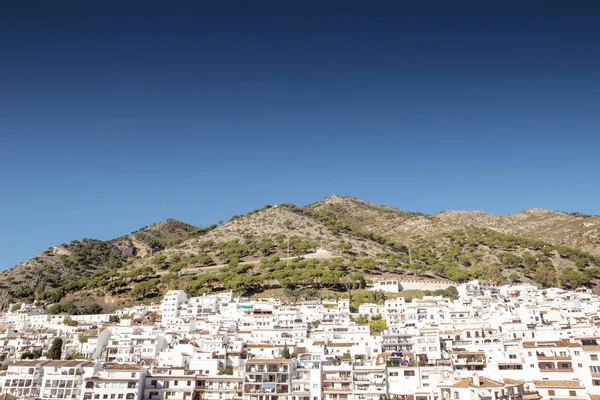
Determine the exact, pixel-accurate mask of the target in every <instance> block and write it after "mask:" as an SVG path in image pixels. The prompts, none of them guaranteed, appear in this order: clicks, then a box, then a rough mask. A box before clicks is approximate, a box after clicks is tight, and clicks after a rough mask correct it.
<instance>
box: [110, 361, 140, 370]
mask: <svg viewBox="0 0 600 400" xmlns="http://www.w3.org/2000/svg"><path fill="white" fill-rule="evenodd" d="M102 368H105V369H123V370H126V371H133V370H135V371H137V370H139V369H140V365H138V364H119V363H104V364H102Z"/></svg>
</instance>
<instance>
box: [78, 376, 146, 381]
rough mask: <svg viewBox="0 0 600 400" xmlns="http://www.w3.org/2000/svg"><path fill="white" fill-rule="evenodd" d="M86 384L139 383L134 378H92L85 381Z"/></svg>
mask: <svg viewBox="0 0 600 400" xmlns="http://www.w3.org/2000/svg"><path fill="white" fill-rule="evenodd" d="M84 380H85V381H86V382H89V381H93V382H96V381H99V382H137V381H138V379H134V378H102V377H98V376H90V377H87V378H85V379H84Z"/></svg>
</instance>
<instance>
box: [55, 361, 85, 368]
mask: <svg viewBox="0 0 600 400" xmlns="http://www.w3.org/2000/svg"><path fill="white" fill-rule="evenodd" d="M88 364H92V362H91V361H86V360H73V361H68V360H56V361H50V362H49V363H48V364H44V367H63V368H69V367H77V366H79V365H81V366H85V365H88Z"/></svg>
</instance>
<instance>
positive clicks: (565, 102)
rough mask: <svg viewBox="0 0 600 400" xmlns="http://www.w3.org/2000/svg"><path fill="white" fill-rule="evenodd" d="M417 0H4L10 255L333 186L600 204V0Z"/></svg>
mask: <svg viewBox="0 0 600 400" xmlns="http://www.w3.org/2000/svg"><path fill="white" fill-rule="evenodd" d="M325 3H326V4H325ZM410 3H417V2H399V1H381V2H360V3H359V2H356V3H355V2H351V1H350V2H348V1H337V2H335V1H331V2H323V1H318V2H316V1H315V2H310V1H301V2H300V1H299V2H290V1H272V2H263V1H216V2H198V1H194V2H186V1H178V2H164V1H163V2H154V1H139V2H130V1H122V0H121V1H106V2H86V1H73V2H63V1H60V0H57V1H37V2H36V1H30V2H12V4H6V5H4V7H3V9H2V13H1V14H0V37H1V38H2V41H1V42H0V139H1V140H0V206H1V207H0V269H4V268H8V267H12V266H13V265H15V264H17V263H18V262H21V261H24V260H26V259H28V258H30V257H32V256H34V255H36V254H38V253H40V252H41V251H43V250H44V249H46V248H47V247H49V246H52V245H55V244H60V243H63V242H68V241H70V240H72V239H80V238H82V237H95V238H100V239H108V238H112V237H116V236H120V235H122V234H124V233H128V232H131V231H133V230H135V229H137V228H139V227H141V226H144V225H149V224H151V223H153V222H158V221H160V220H163V219H166V218H169V217H171V218H176V219H180V220H183V221H187V222H189V223H192V224H196V225H208V224H211V223H214V222H216V221H218V220H227V219H228V218H229V217H230V216H231V215H233V214H240V213H244V212H247V211H250V210H252V209H255V208H258V207H261V206H263V205H265V204H276V203H280V202H292V203H296V204H299V205H305V204H307V203H311V202H313V201H317V200H320V199H322V198H324V197H326V196H329V195H332V194H346V195H352V196H357V197H359V198H362V199H365V200H368V201H372V202H376V203H380V204H386V205H390V206H394V207H397V208H400V209H406V210H415V211H417V210H418V211H422V212H427V213H435V212H438V211H442V210H447V209H480V210H484V211H488V212H492V213H496V214H499V213H512V212H516V211H520V210H523V209H526V208H531V207H545V208H549V209H558V210H565V211H580V212H584V213H590V214H599V213H600V202H599V201H598V199H600V179H599V172H600V155H599V150H600V51H599V49H598V45H599V43H600V24H599V23H598V21H599V20H600V10H599V9H598V5H597V3H596V4H594V3H592V2H588V3H586V2H565V1H562V2H554V1H543V2H542V1H540V2H523V1H520V2H515V3H512V4H511V3H510V2H496V3H493V4H492V3H491V2H482V1H479V2H470V3H461V2H449V1H440V2H437V3H436V2H426V4H427V6H423V7H422V8H421V6H416V5H414V4H413V5H409V4H410Z"/></svg>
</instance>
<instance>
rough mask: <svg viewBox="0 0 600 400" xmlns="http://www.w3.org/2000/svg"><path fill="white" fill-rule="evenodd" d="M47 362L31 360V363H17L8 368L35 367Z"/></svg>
mask: <svg viewBox="0 0 600 400" xmlns="http://www.w3.org/2000/svg"><path fill="white" fill-rule="evenodd" d="M47 361H48V360H33V361H17V362H14V363H12V364H10V365H9V367H35V366H38V365H42V364H43V363H45V362H47Z"/></svg>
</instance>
